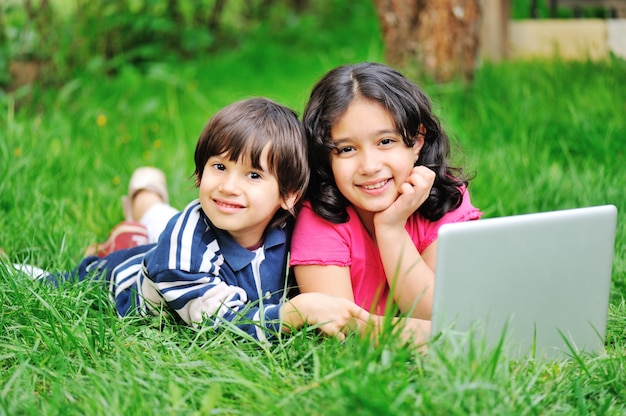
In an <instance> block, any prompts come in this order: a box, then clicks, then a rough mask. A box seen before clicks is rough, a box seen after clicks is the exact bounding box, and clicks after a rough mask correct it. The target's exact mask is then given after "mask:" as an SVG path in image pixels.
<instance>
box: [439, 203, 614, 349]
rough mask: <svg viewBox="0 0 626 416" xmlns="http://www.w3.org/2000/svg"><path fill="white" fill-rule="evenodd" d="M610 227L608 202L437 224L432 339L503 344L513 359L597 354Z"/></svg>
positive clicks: (607, 274)
mask: <svg viewBox="0 0 626 416" xmlns="http://www.w3.org/2000/svg"><path fill="white" fill-rule="evenodd" d="M616 226H617V208H616V207H615V206H613V205H603V206H595V207H587V208H575V209H568V210H562V211H552V212H543V213H534V214H524V215H515V216H510V217H499V218H489V219H481V220H478V221H469V222H463V223H454V224H446V225H443V226H442V227H441V228H440V230H439V235H438V247H437V266H436V267H437V269H436V270H437V272H436V278H435V290H434V299H433V316H432V334H433V336H435V337H437V336H445V335H446V334H447V335H451V334H452V336H463V334H468V333H471V334H472V335H471V336H473V337H479V338H480V340H481V341H482V342H484V343H485V344H483V345H487V346H488V347H493V348H495V347H496V346H498V345H499V344H500V342H501V341H502V340H503V341H504V343H503V344H502V345H504V348H506V349H507V350H508V351H509V356H513V357H520V356H532V357H536V358H539V357H558V356H564V355H565V356H568V355H571V353H572V351H575V352H576V353H580V352H589V353H598V352H601V351H603V349H604V337H605V331H606V322H607V316H608V305H609V291H610V287H611V274H612V267H613V256H614V244H615V232H616Z"/></svg>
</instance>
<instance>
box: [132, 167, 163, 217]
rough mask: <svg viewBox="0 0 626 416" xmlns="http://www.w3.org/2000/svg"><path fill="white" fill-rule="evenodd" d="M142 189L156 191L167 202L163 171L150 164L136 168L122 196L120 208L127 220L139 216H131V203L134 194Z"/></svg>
mask: <svg viewBox="0 0 626 416" xmlns="http://www.w3.org/2000/svg"><path fill="white" fill-rule="evenodd" d="M143 190H148V191H151V192H154V193H156V194H157V195H159V196H160V197H161V199H163V202H164V203H166V204H169V195H168V194H167V181H166V180H165V174H164V173H163V171H161V170H160V169H157V168H154V167H151V166H143V167H140V168H137V169H135V171H134V172H133V174H132V176H131V177H130V182H129V183H128V195H126V196H123V197H122V208H123V209H124V217H125V218H126V221H127V222H135V221H138V220H139V218H133V214H132V209H131V204H132V201H133V198H134V197H135V195H137V193H138V192H139V191H143Z"/></svg>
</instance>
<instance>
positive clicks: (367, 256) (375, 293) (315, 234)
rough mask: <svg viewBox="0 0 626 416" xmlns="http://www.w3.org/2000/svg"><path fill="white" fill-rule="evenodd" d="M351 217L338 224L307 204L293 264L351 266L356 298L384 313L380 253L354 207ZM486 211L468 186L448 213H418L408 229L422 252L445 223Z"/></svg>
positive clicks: (385, 293)
mask: <svg viewBox="0 0 626 416" xmlns="http://www.w3.org/2000/svg"><path fill="white" fill-rule="evenodd" d="M347 211H348V215H349V217H350V218H349V220H348V222H345V223H343V224H334V223H331V222H329V221H326V220H325V219H323V218H321V217H319V216H318V215H317V214H315V212H314V211H313V209H312V208H311V204H310V203H308V202H305V203H304V206H303V207H302V210H301V211H300V213H299V214H298V217H297V219H296V225H295V229H294V232H293V237H292V240H291V255H290V256H291V258H290V265H291V266H298V265H322V266H324V265H334V266H347V267H350V279H351V280H352V291H353V293H354V301H355V303H356V304H357V305H359V306H361V307H362V308H364V309H367V310H372V306H374V308H373V310H374V311H375V312H376V313H378V314H382V313H384V311H385V305H386V303H387V298H388V296H389V286H388V285H387V279H386V277H385V270H384V268H383V264H382V260H381V259H380V253H379V252H378V248H377V247H376V245H375V243H374V241H373V240H372V238H371V237H370V235H369V234H368V233H367V230H366V229H365V227H364V226H363V224H362V223H361V220H360V219H359V216H358V215H357V213H356V211H355V210H354V208H353V207H351V206H349V207H348V209H347ZM481 215H482V213H481V212H480V211H479V210H478V209H477V208H475V207H474V206H473V205H472V203H471V201H470V196H469V192H468V191H467V190H465V189H464V193H463V201H462V203H461V206H459V208H457V209H455V210H454V211H451V212H448V213H447V214H445V215H444V216H443V217H442V218H441V219H440V220H438V221H435V222H431V221H429V220H427V219H425V218H424V217H422V216H421V215H419V214H417V213H415V214H413V215H412V216H410V217H409V218H408V220H407V223H406V229H407V231H408V233H409V235H410V236H411V239H412V240H413V243H414V244H415V246H416V247H417V250H418V251H419V252H420V253H422V252H423V251H424V250H425V249H426V247H428V246H429V245H430V244H431V243H432V242H433V241H435V240H436V239H437V233H438V232H439V227H441V225H442V224H446V223H452V222H461V221H469V220H477V219H478V218H480V216H481Z"/></svg>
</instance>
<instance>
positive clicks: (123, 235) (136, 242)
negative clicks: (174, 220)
mask: <svg viewBox="0 0 626 416" xmlns="http://www.w3.org/2000/svg"><path fill="white" fill-rule="evenodd" d="M145 244H148V230H147V229H146V227H145V226H144V225H143V224H140V223H138V222H131V221H124V222H121V223H119V224H118V225H116V226H115V228H113V230H111V234H109V238H108V239H107V241H105V242H104V243H100V244H94V245H92V246H89V247H88V248H87V250H86V251H85V255H87V256H98V257H104V256H106V255H108V254H111V253H113V252H114V251H118V250H123V249H125V248H131V247H137V246H142V245H145Z"/></svg>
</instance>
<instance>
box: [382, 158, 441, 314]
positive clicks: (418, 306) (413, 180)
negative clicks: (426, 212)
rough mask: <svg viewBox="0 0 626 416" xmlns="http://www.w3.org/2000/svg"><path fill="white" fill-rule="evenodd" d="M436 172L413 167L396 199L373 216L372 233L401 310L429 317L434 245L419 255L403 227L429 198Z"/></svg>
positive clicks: (432, 287)
mask: <svg viewBox="0 0 626 416" xmlns="http://www.w3.org/2000/svg"><path fill="white" fill-rule="evenodd" d="M434 180H435V173H434V172H433V171H432V170H430V169H428V168H426V167H425V166H417V167H415V168H414V169H413V171H412V173H411V175H410V176H409V177H408V178H407V181H406V182H405V183H404V184H403V185H402V187H401V188H400V190H399V191H400V194H399V196H398V198H397V199H396V201H395V202H394V203H393V204H392V205H391V206H390V207H389V208H387V209H386V210H384V211H381V212H379V213H376V214H375V215H374V232H375V235H376V243H377V245H378V250H379V251H380V258H381V260H382V263H383V267H384V269H385V275H386V277H387V281H388V283H389V287H390V289H391V292H392V294H393V298H394V300H395V301H396V303H397V304H398V307H399V308H400V310H401V311H402V312H403V313H409V314H410V316H412V317H415V318H420V319H430V318H431V314H432V301H433V289H434V283H435V273H434V267H435V256H436V244H431V246H429V247H427V249H426V250H424V253H423V255H420V253H419V252H418V250H417V248H416V247H415V245H414V244H413V240H412V239H411V236H410V235H409V233H408V232H407V230H406V228H405V226H406V221H407V219H408V217H409V216H410V215H412V214H413V213H414V212H415V211H416V210H417V208H419V207H420V206H421V205H422V203H423V202H424V201H425V200H426V198H427V197H428V193H429V192H430V189H431V188H432V185H433V183H434Z"/></svg>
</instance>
